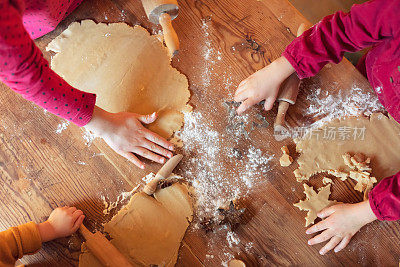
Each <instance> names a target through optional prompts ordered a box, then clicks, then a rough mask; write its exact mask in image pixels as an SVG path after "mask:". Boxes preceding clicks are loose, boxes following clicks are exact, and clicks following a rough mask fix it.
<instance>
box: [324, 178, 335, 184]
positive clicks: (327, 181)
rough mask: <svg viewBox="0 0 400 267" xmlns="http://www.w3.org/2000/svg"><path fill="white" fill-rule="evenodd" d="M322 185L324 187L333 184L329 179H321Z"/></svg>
mask: <svg viewBox="0 0 400 267" xmlns="http://www.w3.org/2000/svg"><path fill="white" fill-rule="evenodd" d="M322 183H323V184H324V185H327V184H333V181H332V179H331V178H328V177H324V178H323V179H322Z"/></svg>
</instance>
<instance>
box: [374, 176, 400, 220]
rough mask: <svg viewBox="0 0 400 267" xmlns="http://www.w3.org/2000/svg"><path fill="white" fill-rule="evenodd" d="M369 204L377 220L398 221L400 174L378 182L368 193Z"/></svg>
mask: <svg viewBox="0 0 400 267" xmlns="http://www.w3.org/2000/svg"><path fill="white" fill-rule="evenodd" d="M369 202H370V206H371V208H372V211H373V212H374V213H375V215H376V217H377V218H378V220H380V221H397V220H400V172H399V173H397V174H395V175H393V176H390V177H387V178H385V179H383V180H382V181H380V182H379V183H378V184H377V185H376V186H375V187H374V188H373V189H372V191H371V192H370V193H369Z"/></svg>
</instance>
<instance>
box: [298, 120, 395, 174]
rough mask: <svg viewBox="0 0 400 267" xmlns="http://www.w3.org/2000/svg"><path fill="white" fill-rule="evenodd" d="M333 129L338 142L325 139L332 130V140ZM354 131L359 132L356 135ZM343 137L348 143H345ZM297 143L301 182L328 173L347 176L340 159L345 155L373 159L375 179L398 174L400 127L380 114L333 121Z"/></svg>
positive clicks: (372, 165) (346, 169) (346, 168)
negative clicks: (362, 155)
mask: <svg viewBox="0 0 400 267" xmlns="http://www.w3.org/2000/svg"><path fill="white" fill-rule="evenodd" d="M364 127H365V132H364V133H365V135H364V138H363V140H362V136H361V132H362V129H363V128H364ZM325 129H327V130H326V131H325ZM332 129H333V130H335V133H336V140H326V139H324V138H323V137H324V133H325V134H326V133H329V131H330V133H331V137H332V132H333V131H332ZM355 129H356V130H357V131H356V134H355V135H354V132H355ZM339 130H340V131H339ZM318 136H319V138H318ZM354 136H355V137H356V138H355V139H356V140H354ZM325 137H326V136H325ZM344 137H346V140H342V138H344ZM347 138H348V140H347ZM295 142H296V150H297V151H298V152H299V153H301V155H300V157H299V158H298V160H297V162H298V164H299V168H298V169H297V170H296V171H295V175H296V178H297V179H298V180H299V181H301V180H308V179H309V178H310V176H312V175H313V174H316V173H320V172H324V171H328V170H341V171H342V170H343V171H346V172H347V173H348V172H349V171H350V168H349V167H347V166H346V164H344V162H343V159H342V158H341V157H340V155H343V154H344V153H346V152H351V153H363V154H365V155H369V156H372V158H373V162H372V164H371V168H372V169H373V171H372V173H371V175H372V176H374V177H379V178H385V177H387V176H390V175H393V174H395V173H397V172H398V171H399V166H400V154H399V153H398V151H400V125H399V124H398V123H397V122H396V121H395V120H394V119H393V118H388V117H386V116H385V115H383V114H381V113H374V114H372V115H371V116H370V117H369V118H368V117H351V118H346V119H343V120H341V121H339V120H334V121H332V122H329V123H327V124H326V125H324V126H322V127H321V128H320V129H319V132H316V131H313V132H310V133H309V134H307V135H306V136H305V137H304V138H303V139H301V140H295Z"/></svg>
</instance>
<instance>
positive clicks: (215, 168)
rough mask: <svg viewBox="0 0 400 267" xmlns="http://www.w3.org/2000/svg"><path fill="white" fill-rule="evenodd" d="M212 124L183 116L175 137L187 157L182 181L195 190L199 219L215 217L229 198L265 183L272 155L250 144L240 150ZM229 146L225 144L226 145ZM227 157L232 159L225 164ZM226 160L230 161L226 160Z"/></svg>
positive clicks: (198, 116)
mask: <svg viewBox="0 0 400 267" xmlns="http://www.w3.org/2000/svg"><path fill="white" fill-rule="evenodd" d="M213 127H214V125H213V122H212V121H209V120H206V119H205V118H204V117H203V115H202V114H201V113H199V112H191V113H186V114H185V123H184V127H183V129H182V130H181V131H179V132H178V133H177V134H176V135H177V136H178V137H179V138H180V139H181V140H182V141H183V150H184V151H185V154H186V155H188V157H187V158H186V160H185V161H184V162H182V163H181V164H182V165H183V167H182V170H184V172H183V173H184V175H183V176H184V177H185V179H187V180H189V181H191V183H192V186H193V187H194V188H195V198H196V214H197V216H198V217H199V218H210V217H214V216H216V215H217V209H218V208H220V207H221V206H223V205H225V204H226V203H228V202H229V201H230V200H232V199H236V198H241V197H245V196H246V195H247V194H248V193H249V192H250V191H251V189H252V188H253V187H255V186H257V185H259V184H260V183H262V182H264V181H265V180H266V179H265V174H266V173H267V172H268V171H269V170H270V161H271V159H272V158H273V155H271V154H268V153H264V152H263V151H261V150H260V149H258V148H255V147H254V146H252V145H250V146H248V147H247V148H246V149H244V150H243V151H240V150H239V149H238V148H236V147H234V146H235V145H236V142H230V141H227V140H230V139H232V138H233V139H234V138H236V137H235V136H234V135H228V134H225V133H219V132H217V131H216V130H214V129H213ZM227 144H228V145H227ZM226 155H229V156H231V161H232V162H234V164H235V167H233V168H232V165H231V162H227V159H226ZM228 160H229V158H228Z"/></svg>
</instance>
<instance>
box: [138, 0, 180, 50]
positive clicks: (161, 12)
mask: <svg viewBox="0 0 400 267" xmlns="http://www.w3.org/2000/svg"><path fill="white" fill-rule="evenodd" d="M142 4H143V7H144V11H145V12H146V15H147V17H148V18H149V20H150V22H151V23H154V24H160V25H161V27H162V29H163V34H164V41H165V45H166V46H167V47H168V49H169V51H170V53H171V55H172V56H175V55H176V54H177V53H178V51H179V39H178V35H177V34H176V32H175V30H174V27H173V26H172V23H171V21H172V20H174V19H175V18H176V17H177V16H178V10H179V6H178V1H177V0H142Z"/></svg>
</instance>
